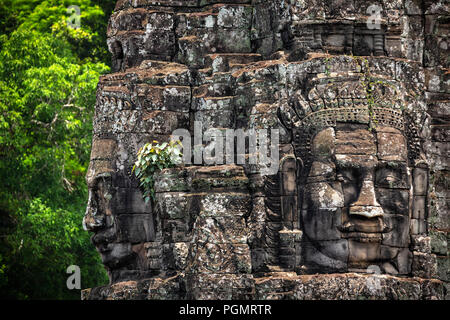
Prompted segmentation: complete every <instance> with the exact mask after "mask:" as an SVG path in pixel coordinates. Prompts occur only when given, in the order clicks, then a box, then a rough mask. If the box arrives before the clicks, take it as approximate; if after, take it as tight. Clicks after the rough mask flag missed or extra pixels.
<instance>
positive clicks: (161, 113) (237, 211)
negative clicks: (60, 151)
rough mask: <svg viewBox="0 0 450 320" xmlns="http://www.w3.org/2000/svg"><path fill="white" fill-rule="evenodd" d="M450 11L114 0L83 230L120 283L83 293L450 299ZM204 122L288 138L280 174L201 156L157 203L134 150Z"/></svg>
mask: <svg viewBox="0 0 450 320" xmlns="http://www.w3.org/2000/svg"><path fill="white" fill-rule="evenodd" d="M374 10H375V11H374ZM374 12H378V13H379V17H380V19H379V20H374V19H375V18H374V17H376V16H374ZM449 14H450V3H449V2H448V1H447V0H437V1H430V0H422V1H421V0H394V1H387V0H386V1H377V0H374V1H362V0H343V1H325V0H296V1H290V0H271V1H262V0H261V1H258V0H240V1H239V0H230V1H226V0H222V1H215V0H184V1H181V0H180V1H175V0H174V1H172V0H165V1H163V0H161V1H150V0H119V1H118V2H117V5H116V8H115V11H114V13H113V14H112V16H111V19H110V24H109V27H108V31H107V32H108V47H109V50H110V52H111V53H112V59H113V60H112V64H113V73H111V74H108V75H105V76H103V77H101V79H100V81H99V85H98V91H97V103H96V106H95V119H94V132H93V133H94V138H93V147H92V154H91V162H90V166H89V170H88V175H87V181H88V187H89V193H90V194H89V203H88V207H87V211H86V216H85V218H84V222H83V223H84V225H85V227H86V229H87V230H89V231H92V232H93V237H92V242H93V244H94V245H95V246H96V248H97V250H98V251H99V253H100V255H101V256H102V261H103V263H104V265H105V267H106V269H107V271H108V273H109V277H110V284H108V285H105V286H103V287H99V288H93V289H88V290H85V291H83V293H82V298H83V299H300V300H302V299H449V288H450V286H449V280H450V278H449V277H450V260H449V251H448V250H449V247H448V239H449V231H450V226H449V223H450V191H449V190H450V188H449V186H450V143H449V141H450V133H449V132H450V106H449V100H450V91H449V90H450V89H449V81H450V80H449V64H450V60H449V48H450V39H449V32H448V31H449V22H450V15H449ZM374 23H375V24H374ZM199 123H200V125H201V127H198V126H199ZM210 128H217V129H219V132H222V134H223V135H224V136H225V133H226V130H227V129H233V130H235V132H241V133H246V132H249V131H250V130H260V129H269V132H270V129H278V130H279V148H278V152H279V160H280V161H279V166H278V167H277V168H276V170H275V171H276V173H275V174H269V175H267V174H264V173H263V172H264V169H266V168H265V166H266V165H264V164H250V163H249V162H248V161H246V163H245V164H240V163H237V161H232V162H233V163H234V164H231V163H227V162H226V161H225V160H224V161H223V162H221V163H214V164H211V163H210V162H208V161H206V159H203V161H202V162H201V163H196V164H192V165H183V166H179V167H176V168H172V169H166V170H163V171H162V172H160V173H158V174H157V175H156V184H155V189H156V200H155V201H153V202H150V203H145V202H144V200H143V198H142V192H141V190H140V189H139V183H138V181H137V179H136V178H135V177H134V174H133V173H132V167H133V164H134V162H135V161H136V157H137V153H138V150H139V149H140V148H141V147H142V146H143V145H144V144H145V143H147V142H152V141H154V140H157V141H159V142H168V141H169V140H170V138H171V135H172V133H173V132H174V131H175V130H179V129H185V130H188V131H189V132H190V133H191V135H192V136H194V132H195V131H197V130H198V131H201V132H202V133H204V132H205V131H206V130H208V129H210ZM237 130H242V131H237ZM237 138H239V137H237ZM210 143H211V142H207V141H201V142H200V145H195V142H194V140H192V149H193V150H194V149H195V148H200V149H202V148H203V149H205V148H207V147H208V146H210ZM247 149H248V148H247ZM247 152H248V150H246V154H245V155H244V154H239V152H238V151H237V150H236V153H237V155H235V156H236V159H238V158H239V157H243V158H245V159H247V158H246V157H248V154H247ZM236 159H234V160H236ZM373 273H376V274H373Z"/></svg>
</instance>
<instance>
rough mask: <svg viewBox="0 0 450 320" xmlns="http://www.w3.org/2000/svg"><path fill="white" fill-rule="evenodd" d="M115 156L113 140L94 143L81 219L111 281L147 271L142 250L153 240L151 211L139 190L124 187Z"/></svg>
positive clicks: (101, 140)
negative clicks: (84, 211) (89, 233)
mask: <svg viewBox="0 0 450 320" xmlns="http://www.w3.org/2000/svg"><path fill="white" fill-rule="evenodd" d="M116 153H117V142H116V141H115V140H112V139H98V140H94V142H93V147H92V153H91V162H90V165H89V169H88V173H87V176H86V180H87V184H88V189H89V200H88V204H87V209H86V213H85V216H84V219H83V227H84V228H85V229H86V230H88V231H91V232H93V233H94V235H93V236H92V238H91V241H92V243H93V244H94V245H95V247H96V248H97V250H98V252H99V253H100V255H101V258H102V262H103V264H104V265H105V267H106V268H107V270H108V271H109V272H110V276H111V280H112V281H113V282H114V281H115V279H119V278H121V279H123V278H124V277H125V278H126V277H127V276H130V275H132V274H133V273H138V274H141V272H142V271H146V270H147V267H148V266H147V265H146V256H145V252H144V251H145V250H144V247H145V243H147V242H148V241H151V240H152V239H154V237H155V231H154V225H153V219H152V218H153V216H152V215H151V214H149V211H150V208H149V207H148V205H147V204H145V203H144V201H143V199H142V194H141V193H140V191H139V190H138V189H135V188H130V187H127V185H126V183H125V182H124V179H123V178H122V171H121V170H116V156H117V155H116ZM124 273H125V275H124Z"/></svg>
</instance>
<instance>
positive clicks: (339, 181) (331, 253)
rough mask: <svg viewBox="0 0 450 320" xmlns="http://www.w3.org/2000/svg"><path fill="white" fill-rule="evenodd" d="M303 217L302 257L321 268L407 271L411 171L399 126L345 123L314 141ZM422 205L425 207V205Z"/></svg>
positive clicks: (323, 132)
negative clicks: (377, 126)
mask: <svg viewBox="0 0 450 320" xmlns="http://www.w3.org/2000/svg"><path fill="white" fill-rule="evenodd" d="M311 148H312V156H313V159H314V160H313V162H312V165H311V169H310V171H309V173H308V174H307V179H306V184H305V186H304V198H303V199H304V201H303V206H302V220H303V221H302V222H303V228H304V232H305V235H306V237H307V238H308V240H309V242H310V243H309V244H308V245H307V246H306V247H305V258H306V263H307V264H309V265H310V266H312V267H313V268H314V267H317V268H318V269H320V270H322V271H324V270H325V271H326V270H328V271H351V270H352V269H353V270H354V271H358V270H359V271H363V270H365V269H367V268H368V267H369V266H371V265H377V266H379V267H380V268H381V270H383V271H384V272H387V273H393V274H397V273H398V274H407V273H409V271H410V264H411V253H410V251H409V249H408V246H409V241H410V237H409V234H410V232H409V230H410V200H411V192H410V187H411V172H410V169H409V168H408V164H407V144H406V139H405V137H404V136H403V135H402V134H401V132H400V131H399V130H397V129H394V128H390V127H379V128H376V129H375V130H371V131H369V130H368V127H367V126H366V125H355V124H348V123H347V124H342V125H338V126H337V127H336V128H328V129H325V130H322V131H320V132H319V133H318V134H317V135H316V136H315V137H314V139H313V141H312V145H311ZM424 209H425V208H423V210H424Z"/></svg>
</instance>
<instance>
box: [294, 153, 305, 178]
mask: <svg viewBox="0 0 450 320" xmlns="http://www.w3.org/2000/svg"><path fill="white" fill-rule="evenodd" d="M296 160H297V178H298V177H300V176H301V174H302V171H303V167H304V165H303V160H302V158H300V157H297V159H296Z"/></svg>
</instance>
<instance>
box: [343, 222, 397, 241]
mask: <svg viewBox="0 0 450 320" xmlns="http://www.w3.org/2000/svg"><path fill="white" fill-rule="evenodd" d="M337 228H338V230H339V231H341V232H342V233H344V234H347V235H349V236H347V237H348V238H350V237H352V236H351V235H354V234H358V235H360V237H366V238H369V237H373V236H374V235H381V234H383V233H388V232H391V231H392V230H393V228H392V227H389V226H388V225H386V224H384V223H383V226H381V225H380V226H377V227H376V228H374V227H373V226H367V227H364V226H362V225H356V224H353V223H351V222H346V223H345V224H344V225H341V226H338V227H337Z"/></svg>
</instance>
